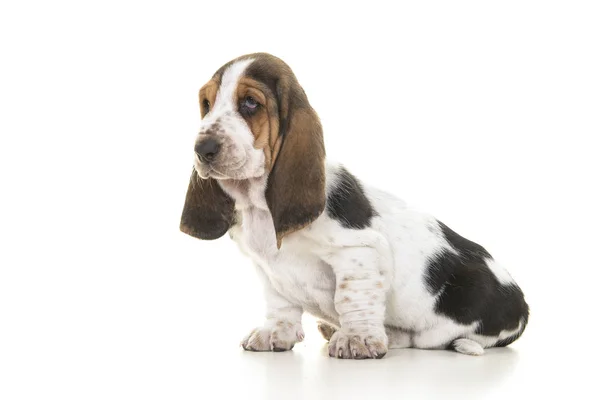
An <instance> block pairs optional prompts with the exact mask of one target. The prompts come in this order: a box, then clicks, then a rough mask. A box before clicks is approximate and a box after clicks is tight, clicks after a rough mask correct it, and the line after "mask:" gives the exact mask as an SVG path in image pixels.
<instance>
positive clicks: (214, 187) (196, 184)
mask: <svg viewBox="0 0 600 400" xmlns="http://www.w3.org/2000/svg"><path fill="white" fill-rule="evenodd" d="M234 205H235V203H234V201H233V199H231V197H229V196H228V195H227V194H226V193H225V192H224V191H223V189H222V188H221V186H219V184H218V183H217V182H216V181H215V180H214V179H212V178H209V179H200V177H199V176H198V173H197V172H196V170H194V171H193V172H192V176H191V178H190V183H189V186H188V190H187V194H186V196H185V204H184V205H183V212H182V213H181V224H180V226H179V229H181V231H182V232H184V233H187V234H188V235H190V236H193V237H196V238H198V239H204V240H212V239H218V238H220V237H221V236H223V235H224V234H225V233H226V232H227V231H228V230H229V228H230V227H231V225H232V224H233V223H234V218H235V213H234Z"/></svg>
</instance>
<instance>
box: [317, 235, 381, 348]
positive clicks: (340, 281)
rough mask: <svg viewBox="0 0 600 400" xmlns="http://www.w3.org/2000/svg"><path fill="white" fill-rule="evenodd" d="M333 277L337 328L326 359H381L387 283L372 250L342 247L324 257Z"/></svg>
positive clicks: (371, 248) (378, 260) (374, 251)
mask: <svg viewBox="0 0 600 400" xmlns="http://www.w3.org/2000/svg"><path fill="white" fill-rule="evenodd" d="M327 261H328V263H329V264H330V265H331V266H332V268H333V270H334V272H335V276H336V289H335V296H334V302H335V308H336V310H337V312H338V313H339V315H340V326H341V328H340V329H339V330H338V331H337V332H335V333H334V334H333V336H332V337H331V339H330V340H329V355H330V356H331V357H338V358H354V359H364V358H381V357H383V356H384V355H385V354H386V353H387V345H388V338H387V335H386V333H385V328H384V324H383V321H384V318H385V299H386V294H387V291H388V289H389V282H388V280H387V279H386V278H385V274H384V272H383V271H382V270H381V268H380V261H381V260H380V256H379V254H378V252H377V251H376V250H375V249H374V248H373V247H342V248H338V249H337V250H336V251H335V252H334V253H333V254H330V255H329V256H328V257H327Z"/></svg>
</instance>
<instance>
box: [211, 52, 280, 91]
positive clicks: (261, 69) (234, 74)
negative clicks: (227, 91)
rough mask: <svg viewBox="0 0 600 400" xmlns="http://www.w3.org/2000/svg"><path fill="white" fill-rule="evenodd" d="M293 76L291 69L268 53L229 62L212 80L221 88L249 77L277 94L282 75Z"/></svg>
mask: <svg viewBox="0 0 600 400" xmlns="http://www.w3.org/2000/svg"><path fill="white" fill-rule="evenodd" d="M289 74H291V69H290V68H289V67H288V65H287V64H285V63H284V62H283V61H282V60H280V59H279V58H277V57H275V56H272V55H270V54H267V53H254V54H247V55H244V56H241V57H238V58H236V59H234V60H231V61H229V62H228V63H226V64H225V65H223V66H222V67H221V68H219V69H218V70H217V72H215V74H214V75H213V78H212V80H213V81H215V82H217V84H218V86H219V87H222V86H224V85H225V84H227V83H229V82H231V81H233V80H234V79H233V78H237V81H239V78H241V77H247V78H250V79H252V80H255V81H257V82H260V83H262V84H263V85H265V86H266V87H267V88H269V90H270V91H271V94H272V95H276V94H277V83H278V81H279V80H280V79H281V77H282V75H289Z"/></svg>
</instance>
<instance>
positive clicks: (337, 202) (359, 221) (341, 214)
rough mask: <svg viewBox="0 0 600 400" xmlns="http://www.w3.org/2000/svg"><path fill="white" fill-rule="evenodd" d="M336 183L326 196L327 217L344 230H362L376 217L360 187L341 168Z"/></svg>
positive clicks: (348, 173) (352, 176)
mask: <svg viewBox="0 0 600 400" xmlns="http://www.w3.org/2000/svg"><path fill="white" fill-rule="evenodd" d="M337 175H338V182H337V184H336V186H335V187H334V188H333V189H332V190H331V192H330V193H329V194H328V196H327V215H329V217H330V218H332V219H335V220H337V221H339V222H340V224H342V226H343V227H345V228H351V229H364V228H367V227H369V226H371V218H373V217H374V216H376V215H377V213H376V212H375V210H373V207H372V206H371V203H370V202H369V199H368V198H367V196H366V195H365V192H364V190H363V188H362V185H361V184H360V182H359V181H358V179H356V177H355V176H354V175H352V174H351V173H350V172H348V171H347V170H346V169H345V168H343V167H341V168H340V170H339V172H338V173H337Z"/></svg>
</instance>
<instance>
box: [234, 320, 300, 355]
mask: <svg viewBox="0 0 600 400" xmlns="http://www.w3.org/2000/svg"><path fill="white" fill-rule="evenodd" d="M302 340H304V331H303V330H302V326H301V325H300V324H294V323H292V322H287V321H277V322H276V323H274V324H268V325H266V326H264V327H262V328H256V329H254V330H253V331H252V332H250V334H249V335H248V336H246V337H245V338H244V340H242V342H241V343H240V344H241V346H242V347H243V348H244V350H249V351H287V350H291V349H292V348H293V347H294V344H296V343H297V342H301V341H302Z"/></svg>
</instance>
